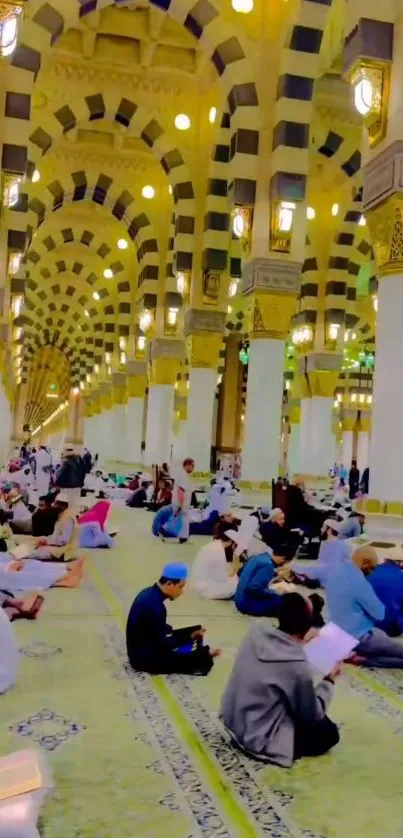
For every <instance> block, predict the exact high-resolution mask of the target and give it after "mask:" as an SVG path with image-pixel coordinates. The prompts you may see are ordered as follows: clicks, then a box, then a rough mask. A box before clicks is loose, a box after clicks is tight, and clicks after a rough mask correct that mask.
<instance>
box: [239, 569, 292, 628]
mask: <svg viewBox="0 0 403 838" xmlns="http://www.w3.org/2000/svg"><path fill="white" fill-rule="evenodd" d="M275 564H276V565H282V564H284V559H283V558H280V557H274V556H273V557H271V556H270V555H269V553H259V555H257V556H252V557H251V558H250V559H248V561H247V562H246V564H245V565H244V567H243V568H242V570H241V572H240V574H239V580H238V585H237V588H236V591H235V597H234V599H235V605H236V607H237V609H238V611H240V612H241V614H250V615H251V616H252V617H274V616H275V615H276V614H277V612H278V609H279V606H280V603H281V596H280V595H279V594H276V593H275V591H271V590H270V589H269V585H270V583H271V582H272V581H273V579H274V577H275V575H276V567H275Z"/></svg>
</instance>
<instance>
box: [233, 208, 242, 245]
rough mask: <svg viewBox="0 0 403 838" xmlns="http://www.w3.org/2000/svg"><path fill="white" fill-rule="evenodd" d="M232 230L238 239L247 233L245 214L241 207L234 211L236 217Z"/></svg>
mask: <svg viewBox="0 0 403 838" xmlns="http://www.w3.org/2000/svg"><path fill="white" fill-rule="evenodd" d="M232 232H233V233H234V236H236V237H237V239H240V238H242V236H243V235H244V233H245V216H244V214H243V212H242V210H240V209H238V210H236V211H235V213H234V217H233V219H232Z"/></svg>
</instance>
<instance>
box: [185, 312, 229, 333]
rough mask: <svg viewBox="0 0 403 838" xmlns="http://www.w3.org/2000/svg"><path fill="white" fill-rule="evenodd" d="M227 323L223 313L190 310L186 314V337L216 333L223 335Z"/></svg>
mask: <svg viewBox="0 0 403 838" xmlns="http://www.w3.org/2000/svg"><path fill="white" fill-rule="evenodd" d="M225 321H226V315H225V313H224V312H223V311H216V310H211V311H209V310H208V309H195V308H189V309H188V310H187V311H186V312H185V322H184V332H185V336H186V337H188V336H189V335H197V334H214V333H218V334H219V335H222V334H223V332H224V328H225Z"/></svg>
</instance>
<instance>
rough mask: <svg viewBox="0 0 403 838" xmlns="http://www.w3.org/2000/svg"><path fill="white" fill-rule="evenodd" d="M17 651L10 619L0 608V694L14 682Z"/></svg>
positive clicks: (17, 661) (17, 657) (17, 660)
mask: <svg viewBox="0 0 403 838" xmlns="http://www.w3.org/2000/svg"><path fill="white" fill-rule="evenodd" d="M19 657H20V656H19V652H18V646H17V643H16V639H15V636H14V631H13V628H12V626H11V623H10V620H9V619H8V616H7V614H6V612H5V611H4V610H3V608H0V695H2V694H3V693H5V692H7V690H9V689H10V687H12V686H13V684H15V681H16V678H17V670H18V664H19Z"/></svg>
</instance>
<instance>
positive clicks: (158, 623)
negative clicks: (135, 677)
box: [126, 562, 220, 675]
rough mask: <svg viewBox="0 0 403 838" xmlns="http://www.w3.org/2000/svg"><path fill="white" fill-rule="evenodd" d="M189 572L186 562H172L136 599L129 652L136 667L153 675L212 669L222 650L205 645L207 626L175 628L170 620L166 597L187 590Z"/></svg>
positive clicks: (129, 628)
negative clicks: (156, 580) (204, 638)
mask: <svg viewBox="0 0 403 838" xmlns="http://www.w3.org/2000/svg"><path fill="white" fill-rule="evenodd" d="M187 575H188V570H187V567H186V565H184V564H180V563H178V562H173V563H171V564H168V565H166V566H165V567H164V569H163V572H162V576H161V577H160V579H159V581H158V582H157V583H156V584H155V585H152V586H151V587H150V588H145V589H144V590H142V591H140V593H139V594H137V596H136V598H135V599H134V602H133V604H132V606H131V609H130V612H129V616H128V618H127V625H126V646H127V655H128V658H129V661H130V664H131V666H132V667H133V669H138V670H140V671H141V672H149V673H151V674H152V675H158V674H165V673H171V672H181V673H185V674H188V675H208V673H209V672H210V670H211V668H212V666H213V664H214V658H216V657H217V656H218V655H219V654H220V650H219V649H210V647H209V646H204V645H203V637H204V633H205V632H204V629H203V628H202V627H201V626H191V627H189V628H182V629H177V630H176V631H174V630H173V629H172V627H171V626H170V625H168V623H167V612H166V607H165V600H167V599H169V600H171V601H173V600H175V599H178V597H180V596H181V595H182V594H183V591H184V588H185V585H186V579H187Z"/></svg>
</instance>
